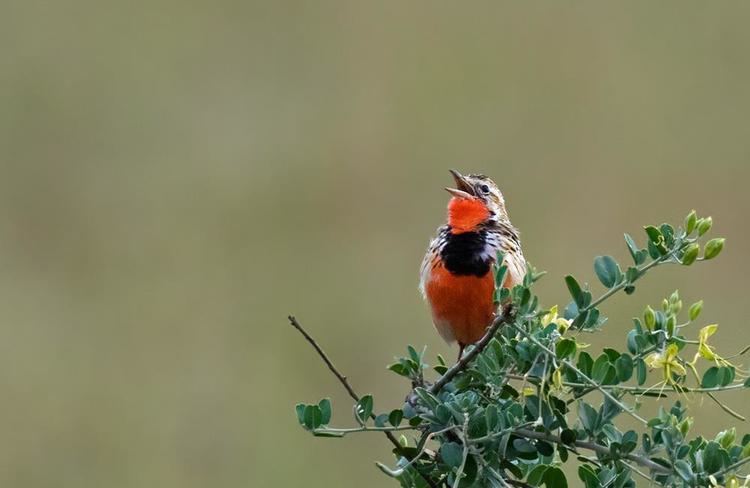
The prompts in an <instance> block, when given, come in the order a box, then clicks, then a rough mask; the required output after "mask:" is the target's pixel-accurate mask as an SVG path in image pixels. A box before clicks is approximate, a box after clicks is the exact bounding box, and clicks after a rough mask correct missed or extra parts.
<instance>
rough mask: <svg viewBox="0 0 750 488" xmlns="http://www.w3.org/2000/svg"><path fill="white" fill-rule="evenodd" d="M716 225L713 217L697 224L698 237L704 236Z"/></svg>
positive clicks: (701, 220)
mask: <svg viewBox="0 0 750 488" xmlns="http://www.w3.org/2000/svg"><path fill="white" fill-rule="evenodd" d="M713 224H714V221H713V219H712V218H711V217H706V218H705V219H700V220H699V221H698V224H697V228H698V235H699V236H702V235H703V234H705V233H706V232H708V231H709V230H711V226H712V225H713Z"/></svg>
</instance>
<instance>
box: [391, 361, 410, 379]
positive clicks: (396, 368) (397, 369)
mask: <svg viewBox="0 0 750 488" xmlns="http://www.w3.org/2000/svg"><path fill="white" fill-rule="evenodd" d="M388 369H389V370H391V371H393V372H394V373H396V374H397V375H399V376H405V377H407V378H408V377H409V369H408V368H407V367H406V366H404V365H403V364H401V363H393V364H391V365H389V366H388Z"/></svg>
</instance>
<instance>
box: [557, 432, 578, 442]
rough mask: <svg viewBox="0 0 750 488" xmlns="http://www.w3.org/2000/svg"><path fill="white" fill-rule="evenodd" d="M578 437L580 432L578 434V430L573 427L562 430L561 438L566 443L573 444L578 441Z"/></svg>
mask: <svg viewBox="0 0 750 488" xmlns="http://www.w3.org/2000/svg"><path fill="white" fill-rule="evenodd" d="M577 437H578V434H576V431H575V430H573V429H563V431H562V432H560V440H561V441H562V442H563V444H565V445H568V446H569V445H571V444H573V443H574V442H575V441H576V438H577Z"/></svg>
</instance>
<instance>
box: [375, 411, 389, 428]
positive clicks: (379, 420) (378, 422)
mask: <svg viewBox="0 0 750 488" xmlns="http://www.w3.org/2000/svg"><path fill="white" fill-rule="evenodd" d="M386 422H388V415H387V414H385V413H381V414H379V415H376V416H375V427H385V423H386Z"/></svg>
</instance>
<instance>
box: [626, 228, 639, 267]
mask: <svg viewBox="0 0 750 488" xmlns="http://www.w3.org/2000/svg"><path fill="white" fill-rule="evenodd" d="M625 244H627V245H628V251H630V256H631V257H632V258H633V262H634V263H636V264H638V251H640V249H639V248H638V244H636V243H635V240H633V238H632V237H630V234H627V233H626V234H625Z"/></svg>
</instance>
